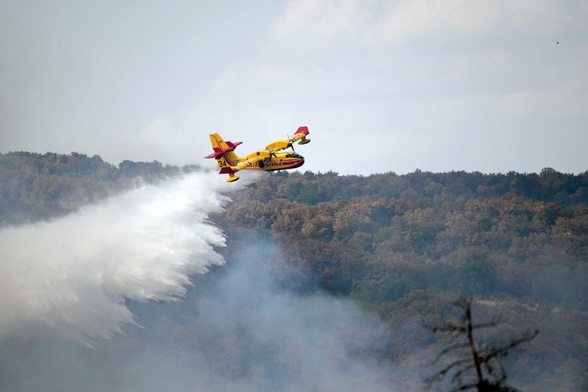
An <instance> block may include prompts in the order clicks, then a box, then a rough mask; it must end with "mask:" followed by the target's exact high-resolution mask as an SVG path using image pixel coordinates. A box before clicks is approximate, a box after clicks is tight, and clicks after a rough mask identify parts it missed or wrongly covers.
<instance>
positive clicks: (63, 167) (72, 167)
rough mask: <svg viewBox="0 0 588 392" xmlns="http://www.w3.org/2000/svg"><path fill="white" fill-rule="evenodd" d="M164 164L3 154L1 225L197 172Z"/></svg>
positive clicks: (79, 156)
mask: <svg viewBox="0 0 588 392" xmlns="http://www.w3.org/2000/svg"><path fill="white" fill-rule="evenodd" d="M195 169H197V167H184V168H179V167H176V166H169V165H163V164H162V163H161V162H157V161H153V162H133V161H128V160H125V161H123V162H121V163H120V164H119V165H118V166H114V165H112V164H110V163H107V162H104V161H103V160H102V158H100V157H99V156H98V155H94V156H93V157H88V156H87V155H85V154H80V153H77V152H73V153H71V154H67V155H66V154H56V153H49V152H48V153H45V154H39V153H31V152H9V153H6V154H3V153H0V185H1V187H0V226H1V225H5V224H18V223H23V222H27V221H35V220H39V219H48V218H52V217H55V216H60V215H63V214H67V213H68V212H71V211H72V210H74V209H76V208H78V207H80V206H82V205H84V204H88V203H93V202H96V201H98V200H100V199H103V198H105V197H108V196H109V195H112V194H114V193H117V192H120V191H122V190H124V189H128V188H129V187H131V186H132V185H133V184H134V180H136V179H138V178H141V180H142V181H147V182H154V181H158V180H160V179H162V178H165V177H169V176H173V175H177V174H180V173H181V172H185V171H190V170H195Z"/></svg>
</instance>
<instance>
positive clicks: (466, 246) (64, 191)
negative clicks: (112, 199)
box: [0, 152, 588, 391]
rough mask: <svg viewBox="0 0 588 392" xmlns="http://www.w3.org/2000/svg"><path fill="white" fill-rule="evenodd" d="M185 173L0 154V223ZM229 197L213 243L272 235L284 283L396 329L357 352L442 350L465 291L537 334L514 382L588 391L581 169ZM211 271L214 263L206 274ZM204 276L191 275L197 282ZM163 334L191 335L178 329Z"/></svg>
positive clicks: (308, 185) (232, 253)
mask: <svg viewBox="0 0 588 392" xmlns="http://www.w3.org/2000/svg"><path fill="white" fill-rule="evenodd" d="M191 170H198V168H197V167H189V168H177V167H171V166H164V165H162V164H161V163H159V162H151V163H137V162H131V161H124V162H122V163H121V164H120V165H118V167H117V166H114V165H111V164H108V163H106V162H104V161H103V160H102V159H101V158H100V157H98V156H94V157H87V156H85V155H83V154H78V153H72V154H71V155H59V154H52V153H47V154H34V153H26V152H16V153H7V154H0V186H1V187H0V225H16V224H21V223H24V222H29V221H35V220H43V219H50V218H52V217H56V216H62V215H64V214H67V213H69V212H71V211H74V210H75V209H76V208H78V207H80V206H82V205H83V204H85V203H92V202H96V201H98V200H100V199H102V198H105V197H107V196H110V195H113V194H115V193H117V192H120V191H123V190H125V189H128V188H129V187H131V186H135V185H136V184H137V183H138V181H139V178H142V181H159V180H161V179H162V178H165V177H167V176H175V175H179V174H181V173H184V172H187V171H191ZM229 196H230V197H231V199H232V200H233V201H232V203H230V204H229V205H228V206H227V208H226V211H225V212H224V213H222V214H216V215H214V216H212V217H211V220H212V221H213V222H215V223H216V224H217V225H218V226H219V227H220V228H222V230H223V231H224V233H225V234H226V235H227V238H228V246H227V247H226V248H223V249H219V252H220V253H221V254H223V256H225V258H226V260H227V261H228V262H229V263H231V262H238V260H239V257H240V255H241V254H242V252H243V249H245V248H247V247H248V246H249V247H251V243H256V244H259V242H260V241H270V242H272V243H277V244H279V245H280V249H281V252H280V257H281V258H283V260H284V261H285V264H286V265H288V266H291V267H293V268H296V270H297V271H299V274H300V275H301V278H300V279H299V281H298V280H297V281H293V282H290V285H289V287H288V289H289V290H291V291H293V292H296V293H299V294H300V295H305V293H308V292H316V290H320V291H322V292H325V293H328V294H329V295H331V296H335V297H339V298H345V299H348V300H351V301H354V302H356V303H357V304H359V305H360V306H361V307H362V308H364V309H366V310H367V311H369V312H371V313H373V314H376V315H378V317H379V318H380V319H381V320H383V321H384V322H385V323H386V325H388V326H389V328H390V331H394V332H393V333H392V332H391V333H390V336H391V338H390V340H389V341H388V342H386V343H385V344H384V345H383V346H382V347H378V348H377V349H374V350H373V352H372V353H361V355H372V356H373V357H376V358H378V360H379V361H389V362H391V363H394V362H395V361H402V360H406V359H407V358H413V357H414V356H415V355H417V354H415V353H418V356H420V357H424V356H426V355H432V356H434V354H432V353H433V352H434V350H435V348H437V349H438V348H439V347H442V346H440V344H441V343H439V342H437V341H436V338H435V335H434V333H433V332H432V328H433V327H434V326H435V325H437V324H439V323H441V322H443V321H445V320H446V319H447V318H448V317H450V316H452V313H451V305H450V304H451V302H452V301H453V300H454V299H455V298H456V296H458V295H463V296H470V295H471V296H472V297H473V298H474V299H475V301H474V304H473V306H474V307H475V308H476V309H477V310H476V312H475V317H479V318H480V319H481V320H480V321H484V319H488V318H491V317H493V316H494V315H500V316H501V317H502V318H503V319H504V320H505V322H504V323H503V324H501V326H500V327H499V328H497V329H496V331H495V332H496V334H495V335H496V336H494V337H492V338H493V339H499V340H500V339H503V340H508V339H509V338H510V337H512V336H514V335H516V334H517V333H519V332H522V331H525V330H529V329H532V330H535V329H538V330H539V335H538V337H537V338H536V339H535V340H534V341H533V342H530V343H529V344H528V345H527V347H526V350H525V351H524V352H521V353H515V354H514V355H513V356H512V357H510V358H509V359H508V361H507V363H506V371H507V373H508V374H509V376H510V377H511V378H512V379H513V380H515V381H517V382H518V383H519V385H523V386H524V388H522V389H524V390H529V391H531V390H534V391H580V390H586V388H588V383H587V381H586V378H585V374H586V373H587V372H586V370H588V368H587V366H586V364H588V335H587V334H586V330H587V328H588V301H586V296H587V294H588V263H587V261H588V171H587V172H584V173H582V174H577V175H575V174H564V173H560V172H558V171H556V170H554V169H551V168H545V169H543V170H542V171H541V172H540V173H515V172H509V173H506V174H502V173H498V174H482V173H477V172H476V173H467V172H463V171H456V172H449V173H431V172H423V171H420V170H416V171H415V172H413V173H409V174H406V175H397V174H395V173H393V172H389V173H381V174H373V175H370V176H343V175H339V174H338V173H336V172H327V173H312V172H309V171H307V172H276V173H272V174H269V175H268V176H267V177H266V178H264V179H262V180H259V181H257V182H256V183H254V184H252V185H249V186H248V187H247V188H245V189H243V190H242V191H240V192H236V193H231V194H230V195H229ZM257 246H259V245H257ZM261 248H262V249H261V250H259V249H258V250H257V251H258V252H261V253H260V254H263V247H261ZM220 274H222V267H221V268H219V269H215V270H213V271H211V272H210V273H209V274H207V275H210V276H212V277H211V278H207V279H214V276H216V275H220ZM203 280H204V278H202V277H196V278H195V281H196V285H195V287H196V289H195V290H196V291H197V290H198V289H197V287H198V283H199V282H200V281H203ZM202 284H204V283H202ZM285 284H286V283H285ZM186 306H188V305H186ZM138 312H140V309H138ZM408 324H410V325H411V326H412V327H411V328H410V329H407V328H406V325H408ZM174 331H175V333H174V336H180V335H181V336H183V337H184V338H186V339H196V338H195V337H193V336H192V337H190V336H188V335H189V334H190V333H189V331H188V330H187V329H184V327H183V326H179V325H178V326H176V327H175V330H174ZM187 336H188V337H187ZM195 341H198V340H197V339H196V340H195ZM216 343H217V344H219V342H216ZM233 343H234V342H233ZM194 344H196V343H194ZM198 344H201V345H205V343H204V342H202V341H200V342H199V343H198ZM243 344H245V343H243ZM219 346H220V347H222V346H223V344H219ZM431 359H433V358H431ZM218 361H219V369H225V370H224V371H227V372H228V370H226V369H228V366H227V367H226V368H224V367H223V364H224V363H225V362H230V360H229V359H227V358H226V357H225V356H223V357H222V358H220V357H219V359H218ZM219 371H223V370H219ZM240 371H244V370H242V369H241V370H235V365H234V364H233V365H231V372H233V373H236V374H237V376H238V374H240V373H239V372H240ZM426 372H427V370H423V374H425V373H426Z"/></svg>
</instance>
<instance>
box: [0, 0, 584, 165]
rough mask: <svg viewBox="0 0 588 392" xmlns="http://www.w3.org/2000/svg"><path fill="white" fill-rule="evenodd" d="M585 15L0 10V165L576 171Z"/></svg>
mask: <svg viewBox="0 0 588 392" xmlns="http://www.w3.org/2000/svg"><path fill="white" fill-rule="evenodd" d="M586 21H588V2H585V1H579V0H534V1H528V0H495V1H482V0H475V1H472V0H400V1H395V0H276V1H271V2H270V1H260V0H250V1H247V2H244V1H237V0H226V1H217V2H211V1H200V0H196V1H194V0H186V1H182V0H167V1H157V0H151V1H149V0H127V1H114V0H103V1H86V0H84V1H79V0H69V1H68V0H56V1H51V2H48V1H44V0H28V1H26V2H25V1H17V0H0V152H4V153H5V152H8V151H20V150H26V151H35V152H40V153H45V152H47V151H51V152H59V153H70V152H72V151H76V152H81V153H85V154H87V155H90V156H92V155H95V154H97V155H100V156H101V157H102V158H103V159H104V160H106V161H108V162H110V163H113V164H118V163H119V162H121V161H122V160H125V159H131V160H136V161H152V160H158V161H161V162H163V163H169V164H188V163H198V164H202V165H211V166H212V167H214V166H215V165H214V162H210V161H207V160H204V159H203V158H202V157H203V156H204V155H207V154H208V153H209V150H210V145H209V140H208V134H209V133H211V132H219V133H220V134H221V135H223V136H224V137H225V138H226V139H228V140H232V141H242V142H244V143H243V145H242V146H240V147H239V149H238V150H237V152H241V153H243V154H247V153H249V152H251V151H250V150H256V149H259V148H263V147H264V146H265V145H266V144H267V143H269V142H271V141H273V140H275V139H280V138H282V137H285V136H286V135H287V134H288V133H290V134H291V133H292V132H293V131H295V130H296V128H297V127H298V126H300V125H308V126H309V128H310V132H311V138H312V140H313V142H312V143H311V144H308V145H306V146H303V147H300V148H299V149H298V150H297V151H298V152H299V153H301V154H302V155H304V156H305V157H306V158H307V162H306V165H305V166H304V167H303V168H302V169H303V170H312V171H314V172H318V171H321V172H326V171H329V170H333V171H337V172H339V173H340V174H363V175H367V174H370V173H376V172H378V173H379V172H388V171H394V172H396V173H398V174H403V173H408V172H412V171H414V170H415V169H417V168H419V169H421V170H427V171H433V172H444V171H450V170H466V171H481V172H484V173H496V172H508V171H511V170H514V171H518V172H539V171H540V170H541V169H542V168H544V167H552V168H554V169H556V170H559V171H562V172H566V173H580V172H584V171H585V170H587V169H588V153H587V152H586V151H587V150H588V126H587V124H588V23H587V22H586Z"/></svg>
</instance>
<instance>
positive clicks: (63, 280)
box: [0, 174, 421, 392]
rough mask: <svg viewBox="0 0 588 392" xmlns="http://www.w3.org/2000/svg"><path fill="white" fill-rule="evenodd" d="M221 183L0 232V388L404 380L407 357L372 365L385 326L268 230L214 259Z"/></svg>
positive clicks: (218, 387)
mask: <svg viewBox="0 0 588 392" xmlns="http://www.w3.org/2000/svg"><path fill="white" fill-rule="evenodd" d="M240 183H241V184H237V185H238V186H242V185H245V183H246V179H245V181H244V180H241V181H240ZM225 186H226V185H225V183H224V181H223V179H220V180H219V178H218V177H217V176H216V174H215V175H214V176H210V175H205V174H190V175H188V176H186V177H183V178H180V179H176V180H170V181H167V182H165V183H163V184H160V185H157V186H154V185H145V186H142V187H140V188H138V189H135V190H133V191H131V192H128V193H125V194H122V195H120V196H118V197H114V198H111V199H109V200H108V201H106V202H104V203H101V204H99V205H95V206H88V207H86V208H84V209H83V210H81V211H80V212H79V213H76V214H73V215H70V216H68V217H65V218H63V219H59V220H55V221H52V222H43V223H37V224H33V225H26V226H19V227H12V228H6V229H4V230H3V231H1V232H0V298H1V301H2V303H1V305H2V306H1V307H0V390H10V391H37V390H44V391H48V392H50V391H55V392H57V391H59V392H69V391H71V392H74V391H80V390H84V391H88V392H91V391H114V392H118V391H120V392H134V391H137V392H138V391H141V392H146V391H153V392H155V391H161V390H178V391H185V390H197V391H227V392H229V391H268V392H269V391H300V390H321V391H335V390H336V391H340V392H344V391H357V390H366V391H368V390H369V391H390V390H415V389H418V388H419V387H420V386H421V381H420V374H419V373H418V372H417V371H415V369H417V365H416V364H414V363H405V364H404V365H402V364H398V363H396V364H394V366H392V365H391V363H390V362H389V361H386V360H382V358H384V357H385V353H384V350H386V349H387V347H389V335H390V331H389V330H388V329H387V327H386V326H385V325H384V324H382V323H381V322H380V321H379V319H378V318H377V317H375V316H374V315H370V314H368V313H366V312H364V311H362V310H361V309H359V308H358V307H357V306H355V305H354V304H353V303H351V302H350V301H347V300H343V299H338V298H333V297H331V296H329V295H327V294H325V293H323V292H321V291H320V290H319V289H318V288H317V287H316V286H314V285H313V284H312V283H311V280H308V279H306V277H305V276H306V275H305V273H304V271H300V270H297V269H295V268H293V267H291V266H288V265H286V263H285V262H284V261H283V259H284V258H283V257H282V255H281V253H280V252H281V250H280V248H279V247H278V246H277V245H276V244H275V243H274V242H273V241H272V240H271V239H268V238H260V237H258V236H256V237H255V238H250V239H247V240H243V239H240V240H236V241H235V242H232V243H231V246H235V249H232V250H231V254H234V255H236V256H234V257H232V258H231V260H227V264H226V265H224V263H225V260H224V258H223V257H221V256H220V255H219V254H218V253H217V252H216V251H215V247H222V246H224V245H225V237H224V236H223V234H222V232H221V231H220V230H219V229H218V228H217V227H215V226H214V225H213V224H211V223H210V222H209V221H208V220H207V219H208V218H207V217H208V215H209V214H210V213H213V212H221V211H222V210H223V206H224V205H225V203H228V201H229V199H228V198H227V197H225V196H222V195H221V193H220V191H221V190H223V189H226V188H225ZM231 189H238V188H236V187H235V184H232V185H231ZM205 272H208V273H206V274H204V275H203V273H205ZM178 299H182V300H181V301H179V300H178ZM139 324H140V325H139ZM79 342H82V343H83V344H79ZM90 346H91V347H90ZM378 358H380V359H378ZM403 366H404V367H403Z"/></svg>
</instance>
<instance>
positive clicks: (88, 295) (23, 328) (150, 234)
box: [0, 173, 229, 343]
mask: <svg viewBox="0 0 588 392" xmlns="http://www.w3.org/2000/svg"><path fill="white" fill-rule="evenodd" d="M221 188H226V186H225V185H224V183H222V182H220V181H218V177H217V176H216V175H214V176H212V175H211V174H202V173H193V174H190V175H186V176H185V177H182V178H178V179H173V180H168V181H166V182H164V183H162V184H160V185H144V186H141V187H139V188H137V189H134V190H132V191H129V192H127V193H124V194H121V195H119V196H116V197H113V198H111V199H109V200H107V201H105V202H103V203H101V204H98V205H93V206H87V207H85V208H83V209H82V210H81V211H79V212H78V213H75V214H72V215H69V216H66V217H64V218H61V219H58V220H55V221H52V222H41V223H35V224H28V225H25V226H18V227H9V228H5V229H3V230H2V231H0V298H1V304H2V306H1V307H0V340H1V339H3V338H5V337H7V336H22V337H26V336H27V335H29V336H36V335H39V334H40V335H54V334H56V335H59V336H61V337H63V338H66V339H74V340H78V341H82V342H86V343H90V340H89V339H91V338H96V337H110V336H111V335H112V334H113V333H115V332H120V331H121V325H122V324H124V323H132V322H134V318H133V314H132V313H131V312H130V311H129V309H128V308H127V307H126V305H125V300H129V299H130V300H135V301H147V300H165V301H169V300H174V299H177V298H178V297H181V296H182V295H183V294H184V293H185V290H186V289H185V286H186V285H188V284H189V283H190V278H189V276H190V275H191V274H200V273H205V272H206V271H207V269H208V267H209V266H211V265H220V264H223V263H224V260H223V258H222V257H221V256H220V255H219V254H217V253H216V252H215V251H214V247H221V246H224V245H225V238H224V236H223V234H222V233H221V231H220V230H219V229H218V228H217V227H215V226H214V225H212V224H211V223H209V222H208V221H207V217H208V214H210V213H211V212H219V211H222V208H223V205H224V204H226V203H227V202H228V201H229V199H228V198H227V197H226V196H222V195H221V194H220V193H219V189H221Z"/></svg>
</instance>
